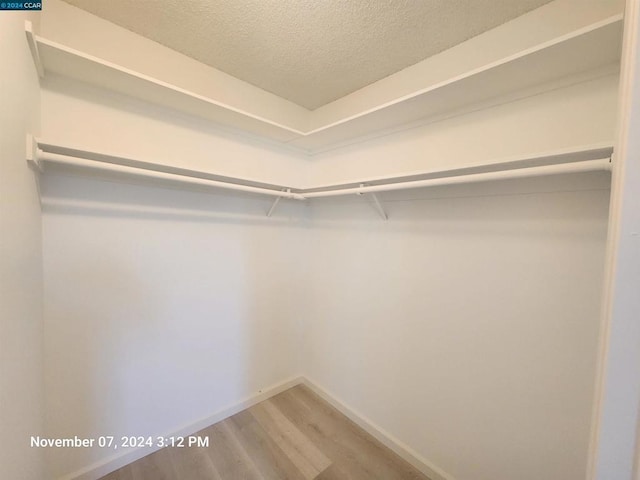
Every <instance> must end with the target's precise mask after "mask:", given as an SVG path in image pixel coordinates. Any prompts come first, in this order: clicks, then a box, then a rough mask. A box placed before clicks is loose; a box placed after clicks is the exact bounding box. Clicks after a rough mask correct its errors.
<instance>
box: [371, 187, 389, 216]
mask: <svg viewBox="0 0 640 480" xmlns="http://www.w3.org/2000/svg"><path fill="white" fill-rule="evenodd" d="M371 198H373V206H374V208H375V209H376V212H378V214H379V215H380V216H381V217H382V219H383V220H389V215H387V212H385V210H384V207H383V206H382V203H380V199H379V198H378V196H377V195H376V194H375V193H372V194H371Z"/></svg>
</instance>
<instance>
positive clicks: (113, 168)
mask: <svg viewBox="0 0 640 480" xmlns="http://www.w3.org/2000/svg"><path fill="white" fill-rule="evenodd" d="M40 162H51V163H57V164H60V165H69V166H74V167H89V168H91V169H94V170H102V171H109V172H122V173H126V174H129V175H136V176H144V177H145V178H158V179H161V180H173V181H179V182H184V183H190V184H195V185H204V186H208V187H217V188H225V189H227V190H238V191H241V192H251V193H259V194H262V195H271V196H274V197H279V198H281V197H284V198H294V199H297V200H304V199H305V197H304V196H303V195H300V194H298V193H292V192H290V191H287V190H284V191H283V190H270V189H268V188H261V187H252V186H250V185H241V184H238V183H228V182H221V181H218V180H210V179H206V178H198V177H192V176H187V175H180V174H178V173H168V172H160V171H156V170H149V169H145V168H138V167H131V166H126V165H117V164H113V163H108V164H102V165H101V164H100V161H96V160H90V159H84V158H78V157H72V156H70V155H61V154H58V153H51V152H45V151H44V150H42V149H40V148H38V149H37V156H36V159H35V163H36V164H39V163H40Z"/></svg>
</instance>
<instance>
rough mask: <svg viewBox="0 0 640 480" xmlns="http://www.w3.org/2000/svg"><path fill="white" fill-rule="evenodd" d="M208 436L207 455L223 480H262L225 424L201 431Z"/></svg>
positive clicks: (238, 441) (219, 423)
mask: <svg viewBox="0 0 640 480" xmlns="http://www.w3.org/2000/svg"><path fill="white" fill-rule="evenodd" d="M202 434H203V435H208V436H209V448H208V449H207V452H208V454H209V455H210V456H211V460H212V461H213V465H214V466H215V469H216V471H217V473H218V474H219V475H220V477H221V478H222V479H223V480H264V477H263V476H262V475H261V474H260V472H259V471H258V469H257V468H256V466H255V464H254V463H253V461H252V460H251V458H250V457H249V455H248V454H247V452H246V450H245V449H244V447H243V446H242V444H241V442H240V440H239V439H238V438H236V436H235V435H234V434H233V432H232V431H231V430H230V429H229V427H228V425H226V424H225V422H224V421H223V422H218V423H216V424H215V425H213V426H211V427H209V428H206V429H204V430H202Z"/></svg>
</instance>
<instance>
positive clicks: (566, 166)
mask: <svg viewBox="0 0 640 480" xmlns="http://www.w3.org/2000/svg"><path fill="white" fill-rule="evenodd" d="M594 171H611V160H610V159H609V158H605V159H600V160H586V161H581V162H571V163H560V164H556V165H544V166H538V167H526V168H517V169H512V170H499V171H496V172H483V173H472V174H463V175H456V176H448V177H440V178H429V179H426V180H415V181H409V182H397V183H387V184H382V185H369V186H366V185H363V186H359V187H351V188H343V189H339V190H325V191H319V192H309V193H304V192H303V195H304V197H305V198H320V197H333V196H338V195H350V194H364V193H375V192H387V191H391V190H407V189H411V188H420V187H435V186H439V185H456V184H462V183H475V182H488V181H492V180H506V179H514V178H527V177H541V176H545V175H557V174H562V173H581V172H594Z"/></svg>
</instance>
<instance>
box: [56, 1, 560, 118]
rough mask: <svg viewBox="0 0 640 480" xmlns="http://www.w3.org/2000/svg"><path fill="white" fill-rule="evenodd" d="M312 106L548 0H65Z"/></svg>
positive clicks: (443, 48) (466, 38)
mask: <svg viewBox="0 0 640 480" xmlns="http://www.w3.org/2000/svg"><path fill="white" fill-rule="evenodd" d="M65 1H66V2H67V3H70V4H72V5H76V6H78V7H80V8H82V9H84V10H87V11H89V12H91V13H93V14H95V15H97V16H99V17H102V18H104V19H106V20H109V21H111V22H113V23H115V24H117V25H120V26H122V27H125V28H127V29H129V30H131V31H133V32H135V33H138V34H140V35H142V36H144V37H147V38H150V39H152V40H155V41H156V42H158V43H161V44H163V45H166V46H167V47H170V48H172V49H173V50H177V51H178V52H181V53H183V54H185V55H188V56H189V57H192V58H194V59H196V60H199V61H200V62H203V63H205V64H207V65H210V66H212V67H215V68H217V69H219V70H222V71H224V72H226V73H228V74H230V75H233V76H234V77H236V78H239V79H241V80H244V81H246V82H249V83H251V84H253V85H255V86H257V87H260V88H262V89H264V90H267V91H269V92H272V93H274V94H276V95H278V96H280V97H283V98H286V99H288V100H291V101H293V102H295V103H297V104H299V105H301V106H303V107H306V108H309V109H315V108H318V107H320V106H322V105H324V104H326V103H329V102H331V101H333V100H336V99H338V98H340V97H343V96H345V95H347V94H349V93H351V92H353V91H355V90H358V89H360V88H362V87H364V86H366V85H369V84H370V83H373V82H375V81H377V80H380V79H381V78H384V77H386V76H388V75H391V74H392V73H395V72H397V71H399V70H402V69H403V68H406V67H408V66H410V65H413V64H415V63H417V62H419V61H421V60H423V59H425V58H428V57H430V56H432V55H434V54H436V53H438V52H441V51H443V50H446V49H447V48H450V47H452V46H454V45H456V44H458V43H461V42H463V41H465V40H468V39H469V38H471V37H473V36H475V35H478V34H480V33H482V32H484V31H487V30H489V29H491V28H493V27H496V26H498V25H500V24H502V23H504V22H506V21H509V20H511V19H513V18H515V17H517V16H520V15H522V14H523V13H526V12H527V11H530V10H532V9H534V8H537V7H539V6H541V5H543V4H545V3H548V2H549V1H550V0H190V1H184V0H65Z"/></svg>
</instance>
